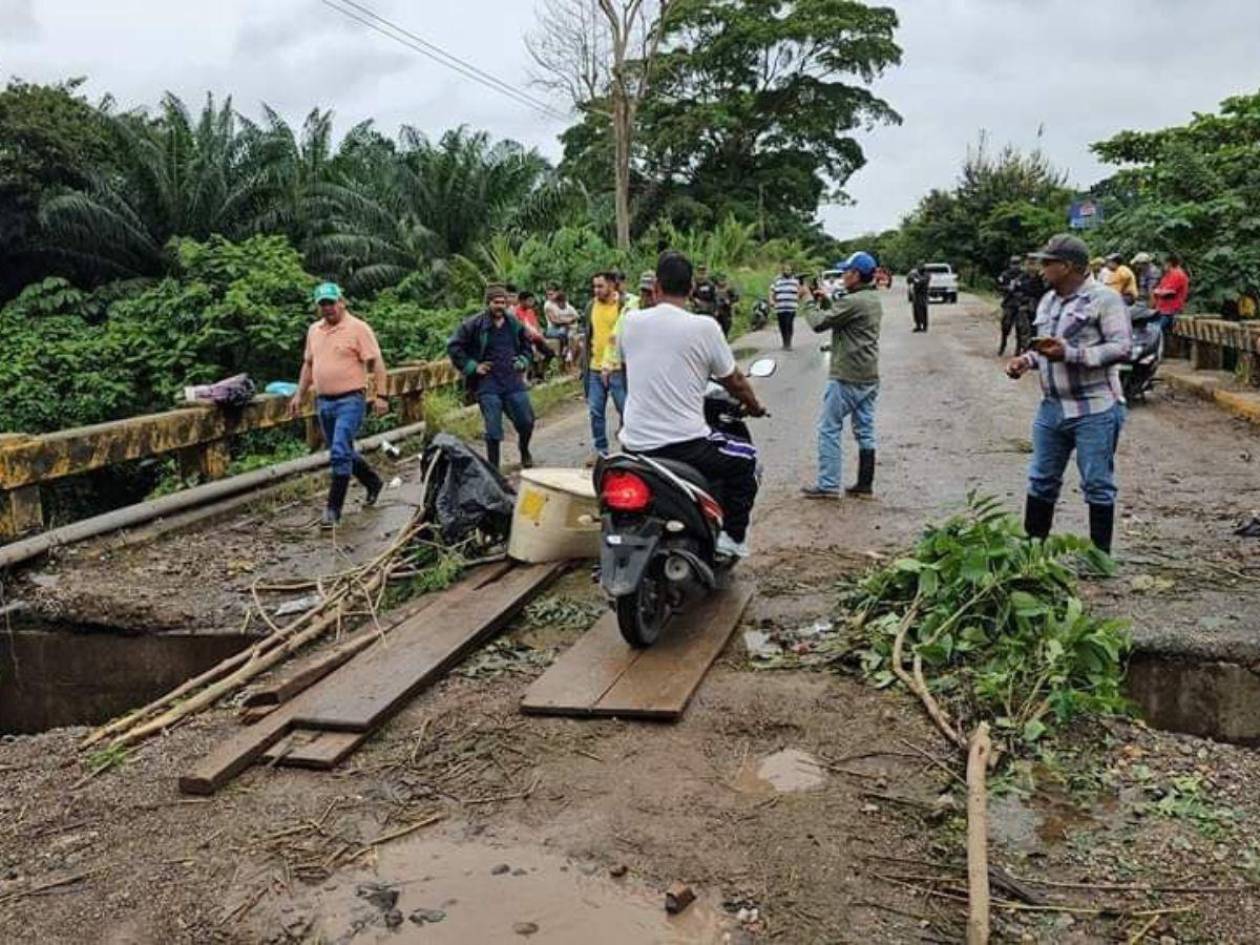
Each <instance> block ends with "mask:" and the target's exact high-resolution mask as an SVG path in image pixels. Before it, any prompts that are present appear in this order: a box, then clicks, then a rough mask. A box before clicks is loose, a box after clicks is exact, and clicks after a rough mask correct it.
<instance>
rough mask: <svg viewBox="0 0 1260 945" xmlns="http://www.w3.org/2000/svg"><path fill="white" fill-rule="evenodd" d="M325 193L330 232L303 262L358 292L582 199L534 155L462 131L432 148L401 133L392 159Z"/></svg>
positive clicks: (414, 134) (407, 130) (541, 220)
mask: <svg viewBox="0 0 1260 945" xmlns="http://www.w3.org/2000/svg"><path fill="white" fill-rule="evenodd" d="M326 193H327V201H328V205H329V215H330V217H331V221H332V226H331V231H330V232H328V233H325V234H323V235H320V236H316V237H315V238H313V239H312V240H311V243H310V247H309V253H308V255H309V257H310V259H311V261H312V263H313V264H315V265H316V266H317V267H320V268H323V269H324V270H325V271H328V272H336V273H339V274H340V275H341V276H342V277H343V278H346V280H347V282H348V283H349V284H350V286H351V287H352V289H355V290H356V291H358V290H363V289H372V288H379V287H381V286H384V285H388V284H390V283H392V282H396V281H398V280H399V279H401V278H402V277H403V276H405V275H407V274H408V273H409V272H414V271H416V270H420V271H426V270H431V269H432V268H434V266H435V265H437V264H440V263H441V261H444V260H448V259H451V258H452V257H455V256H462V255H467V254H470V253H472V252H473V251H474V249H475V248H476V247H477V246H479V245H480V244H482V243H484V242H485V241H486V240H488V239H489V238H490V236H491V235H492V234H493V233H502V232H512V231H523V230H527V229H532V228H534V227H538V226H540V225H543V224H545V223H546V221H547V220H548V219H554V218H556V217H557V216H558V215H559V214H561V213H563V212H564V211H565V210H566V209H567V208H569V207H570V206H571V205H572V203H573V202H574V199H575V198H578V197H584V195H582V194H581V193H580V192H579V191H578V190H577V189H576V188H575V187H574V186H573V185H571V184H567V183H564V182H562V181H560V180H559V179H558V178H557V177H556V176H555V174H554V172H553V171H552V169H551V167H550V166H549V165H548V164H547V162H546V161H545V160H544V159H543V158H542V157H541V156H540V155H539V154H538V153H537V152H536V151H533V150H526V149H525V148H523V147H521V145H519V144H517V143H516V142H513V141H500V142H497V143H492V142H491V140H490V136H489V135H488V134H486V133H485V132H469V131H468V130H467V129H466V128H462V127H461V128H457V129H454V130H452V131H448V132H447V133H446V134H444V135H443V136H442V137H441V138H440V139H438V141H437V142H436V143H434V142H432V141H430V140H429V139H428V138H427V137H425V136H424V135H423V134H422V133H420V132H419V131H417V130H416V129H415V128H412V127H404V128H403V130H402V133H401V135H400V138H399V147H398V151H397V154H396V156H395V157H394V159H393V160H391V161H376V162H374V163H373V164H372V166H371V167H370V170H369V171H368V172H367V173H364V174H360V175H357V176H356V177H351V176H349V175H346V176H344V177H343V179H342V180H341V181H339V182H338V183H337V184H336V185H334V186H332V187H330V188H328V189H327V191H326Z"/></svg>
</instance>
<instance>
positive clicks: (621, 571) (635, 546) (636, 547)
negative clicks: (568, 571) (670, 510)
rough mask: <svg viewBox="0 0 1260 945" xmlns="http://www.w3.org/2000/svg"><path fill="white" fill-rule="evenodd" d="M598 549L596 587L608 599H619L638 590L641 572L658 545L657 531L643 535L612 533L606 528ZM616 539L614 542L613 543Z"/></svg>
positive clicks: (650, 529)
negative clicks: (598, 584)
mask: <svg viewBox="0 0 1260 945" xmlns="http://www.w3.org/2000/svg"><path fill="white" fill-rule="evenodd" d="M603 531H604V540H603V541H602V542H601V543H600V549H599V583H600V586H601V587H603V589H604V591H605V593H607V594H608V595H609V596H611V597H622V596H624V595H626V594H629V593H630V592H631V591H633V590H634V589H635V588H636V587H638V586H639V582H640V580H642V578H643V572H644V571H646V570H647V566H648V564H649V563H650V562H651V560H652V558H653V557H655V555H656V549H657V546H658V545H659V544H660V542H661V531H660V528H659V527H652V526H648V527H647V528H645V529H644V530H642V531H639V532H634V531H613V530H612V529H610V528H608V527H607V526H605V528H604V530H603ZM614 539H615V540H614Z"/></svg>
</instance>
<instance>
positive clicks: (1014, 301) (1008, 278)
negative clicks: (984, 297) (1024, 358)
mask: <svg viewBox="0 0 1260 945" xmlns="http://www.w3.org/2000/svg"><path fill="white" fill-rule="evenodd" d="M1020 262H1021V259H1020V257H1019V256H1012V257H1011V258H1010V260H1009V262H1008V265H1007V267H1006V268H1005V269H1003V270H1002V274H1001V275H999V276H998V278H997V284H998V291H999V292H1000V293H1001V294H1002V343H1001V344H999V345H998V357H999V358H1000V357H1002V356H1003V355H1004V354H1006V340H1007V339H1008V338H1010V337H1011V330H1012V329H1013V328H1014V327H1015V316H1016V314H1017V313H1018V312H1019V298H1018V296H1017V295H1016V294H1015V286H1016V285H1017V283H1018V282H1019V277H1020V275H1021V270H1020V267H1019V264H1020ZM1015 343H1016V345H1017V346H1018V344H1019V338H1018V337H1016V339H1015ZM1018 353H1019V352H1018V351H1017V352H1016V354H1018Z"/></svg>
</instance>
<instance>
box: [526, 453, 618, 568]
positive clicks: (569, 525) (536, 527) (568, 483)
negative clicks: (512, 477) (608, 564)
mask: <svg viewBox="0 0 1260 945" xmlns="http://www.w3.org/2000/svg"><path fill="white" fill-rule="evenodd" d="M598 556H599V503H598V502H597V501H596V499H595V486H594V485H593V484H592V482H591V474H590V472H589V471H587V470H583V469H525V470H522V471H521V485H520V488H519V489H518V490H517V494H516V511H515V513H514V514H513V516H512V536H511V538H510V539H509V540H508V557H510V558H515V559H516V560H517V561H525V562H529V563H531V564H535V563H541V562H544V561H564V560H567V559H569V558H596V557H598Z"/></svg>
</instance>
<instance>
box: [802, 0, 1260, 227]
mask: <svg viewBox="0 0 1260 945" xmlns="http://www.w3.org/2000/svg"><path fill="white" fill-rule="evenodd" d="M895 6H896V8H897V10H898V14H899V16H900V18H901V23H902V28H901V30H900V31H899V34H898V39H899V42H900V43H901V45H902V47H903V49H904V51H905V52H904V65H902V66H901V67H900V68H898V69H895V70H893V71H891V72H889V73H888V74H887V75H886V76H885V77H884V78H883V79H882V80H880V82H879V83H878V86H877V90H878V92H879V94H880V95H882V96H884V97H885V98H887V99H888V101H889V102H890V103H891V104H892V106H893V107H894V108H896V109H897V110H898V111H899V112H901V114H902V116H903V117H904V119H905V122H904V124H902V125H901V126H900V127H896V128H880V129H877V130H876V131H874V132H873V133H871V134H870V135H869V136H863V137H862V138H861V141H862V145H863V148H864V150H865V151H866V156H867V160H868V164H867V166H866V167H865V168H863V169H862V170H861V171H859V172H858V173H857V174H856V175H854V177H853V178H852V179H851V180H850V181H849V184H848V187H847V190H848V192H849V194H850V195H851V196H852V197H853V198H854V200H855V203H854V205H853V206H850V207H829V208H825V209H824V211H823V213H822V217H823V220H824V222H825V223H826V225H827V228H828V230H830V231H831V232H833V233H835V234H837V235H839V236H855V235H857V234H860V233H863V232H868V231H872V230H881V229H885V228H887V227H890V226H895V225H896V224H897V222H898V220H899V219H900V218H901V216H902V215H904V214H905V213H906V212H908V211H909V210H911V209H912V208H913V207H914V205H915V203H917V201H918V199H919V197H921V196H922V195H923V194H924V193H926V192H927V191H928V190H930V189H931V188H933V187H949V186H951V185H952V184H953V183H954V182H955V181H956V178H957V174H958V169H959V167H960V165H961V163H962V160H963V157H964V155H965V153H966V150H967V147H968V145H969V144H974V142H975V141H976V138H977V134H978V133H979V131H980V130H981V129H985V130H987V132H988V135H989V140H990V141H991V142H992V143H993V144H994V145H995V146H1001V145H1002V144H1005V143H1007V142H1010V143H1013V144H1015V145H1018V146H1019V147H1022V148H1032V147H1035V146H1036V145H1037V144H1038V143H1040V145H1041V146H1042V148H1043V150H1044V151H1045V152H1046V154H1047V155H1049V157H1050V158H1051V159H1052V160H1053V161H1054V162H1055V163H1056V164H1057V165H1058V166H1059V167H1061V168H1063V169H1064V170H1066V171H1067V172H1068V173H1069V175H1070V177H1071V181H1072V183H1073V184H1074V185H1075V186H1079V187H1088V186H1089V185H1090V184H1092V183H1094V182H1095V181H1097V180H1099V179H1100V178H1102V177H1104V176H1106V175H1107V174H1109V173H1111V170H1112V169H1111V168H1108V167H1106V166H1104V165H1102V164H1100V163H1099V162H1098V161H1096V160H1095V159H1094V157H1093V155H1091V154H1090V153H1089V145H1090V144H1091V143H1093V142H1095V141H1100V140H1103V139H1106V138H1109V137H1111V136H1112V135H1114V134H1115V133H1117V132H1119V131H1122V130H1124V129H1128V128H1132V129H1157V128H1162V127H1168V126H1170V125H1178V124H1184V123H1185V122H1186V121H1187V120H1188V119H1189V118H1190V117H1191V113H1192V112H1194V111H1201V112H1202V111H1212V110H1214V109H1215V107H1216V105H1217V103H1218V102H1219V101H1220V100H1221V99H1223V98H1226V97H1228V96H1230V95H1234V94H1238V93H1240V92H1246V91H1252V92H1254V91H1256V90H1257V89H1260V70H1258V69H1257V68H1256V65H1255V51H1254V49H1255V41H1256V37H1257V36H1260V5H1256V4H1247V3H1242V2H1238V0H1198V2H1195V3H1189V2H1185V0H1167V2H1164V3H1159V4H1153V3H1149V2H1145V0H1113V2H1111V3H1109V4H1106V5H1101V4H1092V3H1084V2H1073V3H1068V2H1063V3H1056V4H1046V3H1034V2H1031V0H944V2H942V0H905V2H902V3H898V4H895ZM1039 129H1044V132H1043V135H1042V137H1041V138H1040V139H1039V138H1038V130H1039Z"/></svg>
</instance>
